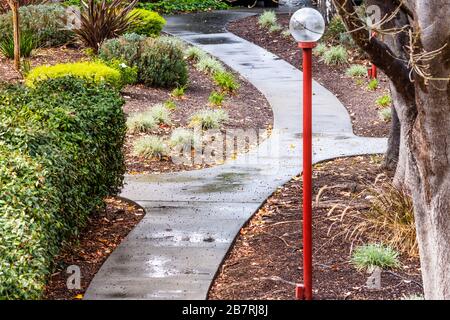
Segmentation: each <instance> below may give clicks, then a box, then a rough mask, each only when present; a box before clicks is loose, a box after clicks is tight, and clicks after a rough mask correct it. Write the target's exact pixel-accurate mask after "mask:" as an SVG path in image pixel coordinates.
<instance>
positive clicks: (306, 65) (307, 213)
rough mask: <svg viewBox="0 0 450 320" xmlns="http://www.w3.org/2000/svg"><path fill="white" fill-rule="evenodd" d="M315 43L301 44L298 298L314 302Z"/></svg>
mask: <svg viewBox="0 0 450 320" xmlns="http://www.w3.org/2000/svg"><path fill="white" fill-rule="evenodd" d="M315 46H316V43H313V42H301V43H299V47H300V48H302V50H303V282H304V284H303V286H301V285H300V286H297V298H299V299H304V300H312V221H311V220H312V219H311V218H312V205H311V204H312V49H313V48H314V47H315Z"/></svg>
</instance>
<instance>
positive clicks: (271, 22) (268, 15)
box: [258, 11, 278, 28]
mask: <svg viewBox="0 0 450 320" xmlns="http://www.w3.org/2000/svg"><path fill="white" fill-rule="evenodd" d="M258 24H259V26H260V27H261V28H270V27H273V26H275V25H277V24H278V19H277V15H276V13H275V11H264V12H263V13H262V14H261V15H260V16H259V18H258Z"/></svg>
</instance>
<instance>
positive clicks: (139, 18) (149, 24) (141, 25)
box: [128, 9, 166, 36]
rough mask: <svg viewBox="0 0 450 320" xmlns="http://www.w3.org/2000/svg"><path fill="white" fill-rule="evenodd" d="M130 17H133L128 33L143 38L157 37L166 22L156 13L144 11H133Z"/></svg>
mask: <svg viewBox="0 0 450 320" xmlns="http://www.w3.org/2000/svg"><path fill="white" fill-rule="evenodd" d="M131 15H132V16H133V17H135V19H134V20H133V23H132V24H131V26H130V28H129V30H128V32H129V33H137V34H142V35H144V36H159V35H160V34H161V31H162V30H163V28H164V25H165V24H166V20H165V19H164V18H163V17H161V16H160V15H159V14H158V13H156V12H153V11H150V10H146V9H133V10H132V11H131Z"/></svg>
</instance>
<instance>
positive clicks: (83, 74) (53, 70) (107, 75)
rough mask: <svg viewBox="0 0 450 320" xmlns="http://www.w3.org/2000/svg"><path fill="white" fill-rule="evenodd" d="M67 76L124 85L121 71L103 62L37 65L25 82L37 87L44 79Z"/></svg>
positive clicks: (119, 86)
mask: <svg viewBox="0 0 450 320" xmlns="http://www.w3.org/2000/svg"><path fill="white" fill-rule="evenodd" d="M67 76H73V77H76V78H81V79H83V80H86V81H89V82H92V83H95V84H98V83H107V84H109V85H111V86H113V87H115V88H117V89H120V88H121V87H122V86H123V85H124V83H123V81H122V74H121V72H120V71H119V70H117V69H114V68H111V67H108V66H107V65H106V64H104V63H102V62H76V63H61V64H57V65H54V66H40V67H36V68H34V69H33V70H31V71H30V73H29V74H28V75H27V77H26V79H25V84H26V85H27V86H29V87H35V86H36V85H37V84H38V83H39V82H41V81H43V80H47V79H54V78H63V77H67Z"/></svg>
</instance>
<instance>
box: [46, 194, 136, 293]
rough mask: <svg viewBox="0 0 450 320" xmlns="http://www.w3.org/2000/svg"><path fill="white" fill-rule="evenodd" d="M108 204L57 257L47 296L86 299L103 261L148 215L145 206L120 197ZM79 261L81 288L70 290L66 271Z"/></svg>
mask: <svg viewBox="0 0 450 320" xmlns="http://www.w3.org/2000/svg"><path fill="white" fill-rule="evenodd" d="M105 204H106V208H105V210H103V211H99V212H96V213H95V214H93V215H92V216H91V217H90V218H89V221H88V223H87V225H86V226H85V227H84V228H83V230H82V231H81V232H80V234H79V235H78V236H77V237H76V238H74V239H71V240H70V241H69V242H68V244H67V245H66V246H65V247H64V248H63V250H62V251H61V253H60V254H59V256H58V257H57V258H56V259H55V260H54V263H55V266H56V270H55V272H54V273H53V274H52V276H51V277H50V280H49V282H48V285H47V287H46V290H45V295H44V299H47V300H78V299H82V298H83V295H84V293H85V291H86V289H87V288H88V286H89V283H90V282H91V280H92V279H93V278H94V276H95V274H96V273H97V272H98V270H99V269H100V267H101V266H102V264H103V262H105V260H106V259H107V258H108V256H109V255H110V254H111V253H112V252H113V251H114V249H115V248H116V247H117V246H118V245H119V244H120V243H121V242H122V240H123V239H124V238H125V237H126V236H127V235H128V233H129V232H130V231H131V230H133V228H134V226H135V225H136V224H138V223H139V221H141V219H142V218H143V217H144V210H143V209H142V208H140V207H139V206H137V205H136V204H133V203H131V202H128V201H124V200H122V199H120V198H107V199H105ZM72 265H76V266H78V267H79V268H80V271H81V289H80V290H76V289H74V290H69V289H68V288H67V280H68V277H69V276H70V274H67V273H66V270H67V268H68V267H69V266H72Z"/></svg>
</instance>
